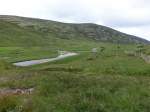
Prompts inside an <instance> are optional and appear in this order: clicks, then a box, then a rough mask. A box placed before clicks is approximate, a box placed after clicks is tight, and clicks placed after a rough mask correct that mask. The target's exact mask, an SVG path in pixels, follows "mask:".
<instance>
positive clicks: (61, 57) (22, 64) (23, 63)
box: [13, 52, 78, 67]
mask: <svg viewBox="0 0 150 112" xmlns="http://www.w3.org/2000/svg"><path fill="white" fill-rule="evenodd" d="M75 55H78V54H77V53H71V52H68V53H66V54H63V55H59V56H57V57H56V58H49V59H40V60H30V61H23V62H17V63H13V65H15V66H20V67H27V66H32V65H37V64H42V63H47V62H53V61H56V60H61V59H64V58H67V57H71V56H75Z"/></svg>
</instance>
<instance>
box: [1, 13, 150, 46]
mask: <svg viewBox="0 0 150 112" xmlns="http://www.w3.org/2000/svg"><path fill="white" fill-rule="evenodd" d="M60 39H61V40H64V41H65V40H69V41H73V40H85V39H86V40H93V41H100V42H112V43H125V44H131V43H134V44H136V43H145V44H147V43H149V41H147V40H145V39H141V38H139V37H136V36H132V35H127V34H124V33H121V32H118V31H116V30H113V29H111V28H108V27H105V26H100V25H96V24H90V23H85V24H69V23H60V22H55V21H50V20H42V19H33V18H25V17H17V16H6V15H5V16H4V15H1V16H0V46H39V45H49V44H51V43H52V42H53V41H57V40H60Z"/></svg>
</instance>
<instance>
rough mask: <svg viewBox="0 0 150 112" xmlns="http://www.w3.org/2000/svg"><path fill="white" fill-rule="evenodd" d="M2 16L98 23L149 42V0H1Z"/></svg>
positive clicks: (0, 9) (0, 13) (0, 10)
mask: <svg viewBox="0 0 150 112" xmlns="http://www.w3.org/2000/svg"><path fill="white" fill-rule="evenodd" d="M0 15H17V16H24V17H34V18H41V19H49V20H55V21H61V22H67V23H96V24H99V25H104V26H108V27H111V28H114V29H116V30H119V31H122V32H125V33H128V34H132V35H136V36H139V37H142V38H145V39H148V40H150V0H0Z"/></svg>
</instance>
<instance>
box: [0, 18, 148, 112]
mask: <svg viewBox="0 0 150 112" xmlns="http://www.w3.org/2000/svg"><path fill="white" fill-rule="evenodd" d="M99 28H101V30H98V29H99ZM96 29H97V30H96ZM104 29H105V30H104ZM100 32H103V33H100ZM104 37H105V38H104ZM118 39H119V40H118ZM124 43H126V44H124ZM137 43H148V41H146V40H143V39H140V38H137V37H134V36H130V35H126V34H123V33H120V32H117V31H115V30H112V29H110V28H107V27H103V26H98V25H94V24H65V23H59V22H54V21H48V20H40V19H32V18H22V17H16V16H0V112H10V111H11V112H149V110H150V63H148V62H147V61H146V60H143V59H142V58H141V57H140V55H141V54H145V55H147V56H148V55H150V50H149V49H150V46H149V45H148V44H137ZM93 48H97V50H98V51H97V53H96V54H95V53H92V49H93ZM102 49H103V50H102ZM58 50H62V51H63V50H64V51H71V52H77V53H78V54H79V55H77V56H74V57H69V58H66V59H63V60H59V61H55V62H51V63H45V64H41V65H35V66H30V67H16V66H13V64H12V63H14V62H18V61H24V60H32V59H43V58H52V57H56V56H57V55H58V53H57V51H58ZM30 89H33V91H31V92H28V91H27V90H30ZM14 91H17V93H14Z"/></svg>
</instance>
